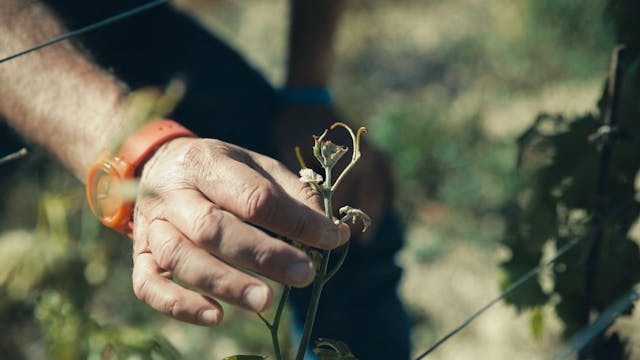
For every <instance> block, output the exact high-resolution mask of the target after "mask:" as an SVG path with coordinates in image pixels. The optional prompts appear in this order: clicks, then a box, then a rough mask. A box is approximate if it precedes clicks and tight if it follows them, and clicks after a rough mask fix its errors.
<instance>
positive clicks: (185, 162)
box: [182, 139, 227, 169]
mask: <svg viewBox="0 0 640 360" xmlns="http://www.w3.org/2000/svg"><path fill="white" fill-rule="evenodd" d="M225 148H227V147H226V146H225V144H224V143H223V142H222V141H220V140H216V139H198V140H196V141H193V142H190V143H189V144H188V145H186V147H185V149H184V155H183V156H182V166H183V167H184V168H187V169H189V168H194V167H198V166H202V165H205V164H207V163H208V162H209V161H210V160H211V158H213V157H215V154H216V153H220V152H224V151H225V150H224V149H225Z"/></svg>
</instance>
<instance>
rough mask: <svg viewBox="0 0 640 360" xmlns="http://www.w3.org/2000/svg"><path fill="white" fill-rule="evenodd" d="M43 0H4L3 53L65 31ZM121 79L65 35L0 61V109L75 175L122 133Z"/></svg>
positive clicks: (1, 11)
mask: <svg viewBox="0 0 640 360" xmlns="http://www.w3.org/2000/svg"><path fill="white" fill-rule="evenodd" d="M64 31H65V29H64V28H63V26H62V25H61V24H60V23H59V22H58V20H57V19H56V18H55V16H54V15H53V14H52V13H51V11H49V10H48V9H47V8H46V7H45V6H44V5H42V4H41V3H39V2H33V3H31V4H29V5H24V2H23V1H22V0H3V1H2V6H1V9H0V57H4V56H7V55H10V54H12V53H15V52H17V51H20V50H23V49H25V48H28V47H30V46H33V45H34V44H37V43H40V42H42V41H44V40H48V39H49V38H51V37H53V36H56V35H59V34H61V33H63V32H64ZM125 93H126V89H125V86H124V85H122V84H121V83H120V82H118V81H117V80H116V79H115V78H114V77H113V76H111V75H110V74H108V73H107V72H105V71H103V70H102V69H100V68H99V67H97V66H96V65H95V64H93V63H92V62H91V61H90V59H88V58H87V57H86V56H84V55H83V54H82V53H81V52H80V51H78V50H77V49H75V48H74V46H73V45H72V44H70V43H69V42H63V43H60V44H57V45H54V46H50V47H47V48H44V49H41V50H39V51H36V52H33V53H30V54H28V55H25V56H22V57H20V58H17V59H14V60H11V61H8V62H5V63H2V64H0V94H2V96H0V113H2V115H3V116H4V117H5V118H6V119H7V120H8V121H9V123H10V124H11V125H12V126H13V127H14V128H15V129H16V130H18V131H19V132H20V133H21V134H22V135H23V136H24V137H25V138H27V139H28V140H30V141H33V142H35V143H37V144H39V145H41V146H43V147H44V148H46V149H47V150H48V151H50V152H51V153H53V154H54V155H56V156H57V157H58V158H59V159H60V160H61V161H62V162H63V163H64V164H65V165H66V166H67V167H68V168H69V169H71V170H72V171H73V172H74V173H75V174H76V176H78V178H80V179H84V175H85V172H86V169H87V168H88V167H89V165H90V164H91V163H92V162H93V161H95V160H96V159H97V158H98V156H99V154H100V153H101V152H102V151H104V150H107V149H110V148H111V147H112V146H113V142H114V141H117V139H119V138H121V137H122V136H123V133H124V131H126V130H125V129H126V128H127V127H126V126H125V125H126V124H125V117H124V116H123V114H122V113H121V111H120V110H119V109H120V108H121V102H122V99H123V98H124V96H125Z"/></svg>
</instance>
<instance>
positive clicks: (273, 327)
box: [257, 286, 291, 360]
mask: <svg viewBox="0 0 640 360" xmlns="http://www.w3.org/2000/svg"><path fill="white" fill-rule="evenodd" d="M290 291H291V286H285V287H284V288H283V289H282V294H281V295H280V302H279V303H278V308H277V309H276V313H275V316H274V317H273V324H272V323H270V322H269V320H267V319H266V318H265V317H264V316H262V314H260V313H257V314H258V316H259V317H260V319H261V320H262V322H264V324H265V325H267V328H269V332H270V333H271V342H272V343H273V353H274V354H275V357H276V360H282V352H281V350H280V340H279V339H278V328H279V327H280V319H281V318H282V312H283V311H284V307H285V305H286V304H287V298H288V297H289V292H290Z"/></svg>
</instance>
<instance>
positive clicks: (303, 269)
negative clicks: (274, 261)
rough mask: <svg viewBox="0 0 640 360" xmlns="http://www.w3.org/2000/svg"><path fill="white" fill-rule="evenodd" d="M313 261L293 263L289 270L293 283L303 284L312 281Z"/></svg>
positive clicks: (288, 274)
mask: <svg viewBox="0 0 640 360" xmlns="http://www.w3.org/2000/svg"><path fill="white" fill-rule="evenodd" d="M313 273H314V271H313V263H312V262H311V261H307V262H299V263H296V264H293V266H291V267H290V268H289V270H287V278H288V279H289V283H290V284H292V285H299V286H303V285H306V284H308V283H310V282H311V280H312V278H313Z"/></svg>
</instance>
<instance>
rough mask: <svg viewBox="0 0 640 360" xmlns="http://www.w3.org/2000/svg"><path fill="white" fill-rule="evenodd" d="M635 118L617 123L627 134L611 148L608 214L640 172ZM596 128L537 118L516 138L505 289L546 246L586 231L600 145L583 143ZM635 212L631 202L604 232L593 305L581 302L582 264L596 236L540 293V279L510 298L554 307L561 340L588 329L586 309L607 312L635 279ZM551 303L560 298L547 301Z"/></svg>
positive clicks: (638, 276)
mask: <svg viewBox="0 0 640 360" xmlns="http://www.w3.org/2000/svg"><path fill="white" fill-rule="evenodd" d="M636 118H637V115H636V116H631V117H626V116H625V117H622V116H621V119H620V122H621V124H620V126H621V128H622V129H623V131H624V132H623V134H622V135H621V136H620V137H619V139H618V141H616V143H615V148H614V152H613V157H612V159H611V172H610V176H609V179H608V183H607V189H608V190H607V192H608V194H607V200H608V201H607V203H606V212H609V213H611V212H613V211H614V209H616V208H618V207H620V205H621V204H623V203H628V200H629V199H632V198H633V197H634V193H635V190H634V176H635V174H636V173H637V172H638V169H639V168H640V159H639V158H638V156H637V154H639V153H640V143H639V142H638V139H639V137H638V136H637V135H638V134H639V131H640V124H639V123H638V122H637V121H635V119H636ZM600 123H601V115H599V114H588V115H585V116H582V117H578V118H575V119H567V118H565V117H563V116H550V115H541V116H540V117H539V118H538V119H537V121H536V122H535V124H534V125H533V126H532V127H531V128H530V129H529V130H528V131H527V132H526V133H525V134H524V135H523V136H522V137H521V138H520V146H521V148H520V150H521V151H520V165H521V168H522V171H523V172H524V173H525V174H526V182H525V183H524V185H523V187H522V189H521V190H520V192H519V195H518V196H517V198H516V200H515V201H514V202H513V203H511V204H510V206H509V207H508V211H507V212H506V213H507V227H506V232H505V236H504V239H503V244H505V245H506V246H507V247H508V248H509V249H510V250H511V252H512V256H511V258H510V259H509V260H507V261H505V262H504V263H503V264H502V269H503V270H504V273H505V279H504V282H503V287H506V286H508V285H510V284H511V283H512V282H513V280H514V279H516V278H517V277H519V276H521V275H522V274H523V273H524V272H525V271H526V270H528V269H530V268H532V267H534V266H536V265H538V264H539V263H540V262H541V261H543V259H544V257H543V248H545V247H549V246H550V247H551V248H555V249H558V248H560V247H562V246H563V245H565V244H567V243H568V242H569V241H572V240H573V239H575V238H577V237H578V236H581V235H585V234H587V233H589V232H590V226H591V224H592V223H593V216H594V209H595V207H596V196H595V193H596V179H597V176H598V173H599V171H600V168H599V163H600V161H599V159H600V151H599V146H598V142H590V141H589V140H588V139H589V138H590V135H592V134H594V133H595V132H596V130H597V129H598V127H599V124H600ZM639 210H640V206H639V205H638V204H636V203H634V204H632V205H630V206H629V207H627V208H626V209H624V210H623V211H622V212H621V213H620V214H618V215H616V216H615V219H611V221H609V222H607V224H606V226H605V227H604V237H603V239H604V241H603V243H602V247H601V249H600V252H599V256H598V260H597V264H598V265H597V266H598V267H597V275H596V277H595V279H593V282H594V286H595V289H596V291H595V294H594V299H593V302H592V304H587V303H586V298H585V294H586V292H587V274H588V269H587V261H586V259H587V257H588V253H589V249H590V247H591V244H592V241H593V240H592V239H593V237H588V238H587V240H586V241H583V242H581V243H579V245H578V246H577V247H576V248H575V249H573V250H572V251H570V252H568V253H566V254H565V255H564V256H563V257H562V258H561V259H560V260H559V261H558V262H557V263H556V264H555V266H554V267H553V271H552V275H551V281H552V286H551V287H550V288H549V287H547V288H546V289H544V290H543V281H542V279H538V281H530V282H528V283H526V284H525V285H524V286H522V287H521V288H520V289H519V290H518V291H517V292H515V293H514V294H513V295H512V296H509V297H508V298H507V301H508V302H509V303H511V304H513V305H515V306H516V307H517V308H518V309H521V310H522V309H526V308H538V307H540V306H543V305H545V304H548V303H555V309H556V313H557V314H558V316H559V317H560V318H561V320H562V321H563V322H564V324H565V328H564V333H565V335H566V336H569V335H572V334H573V333H575V332H576V331H577V330H579V329H580V328H582V327H583V326H585V325H586V320H587V319H588V316H587V317H586V316H585V314H588V313H589V311H590V310H591V309H592V310H596V311H602V310H604V309H605V308H606V307H607V306H608V305H609V304H611V303H612V302H613V301H614V300H615V299H616V298H618V297H619V296H621V295H622V294H623V293H624V292H626V291H627V290H628V289H629V288H630V287H631V286H632V285H634V284H635V283H637V282H638V281H640V252H639V247H638V245H637V244H636V243H635V242H634V241H633V240H632V239H631V238H629V236H628V232H629V230H630V227H631V225H632V224H633V223H634V221H635V220H636V219H637V214H638V211H639ZM552 298H556V299H559V301H556V302H551V299H552ZM587 306H591V307H592V308H591V309H588V308H587ZM536 327H537V326H535V327H534V329H535V328H536ZM536 331H537V330H536Z"/></svg>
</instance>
